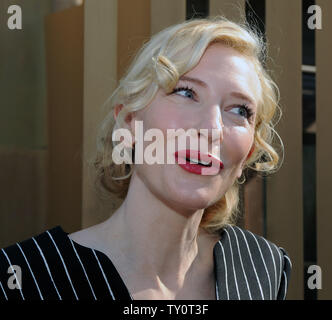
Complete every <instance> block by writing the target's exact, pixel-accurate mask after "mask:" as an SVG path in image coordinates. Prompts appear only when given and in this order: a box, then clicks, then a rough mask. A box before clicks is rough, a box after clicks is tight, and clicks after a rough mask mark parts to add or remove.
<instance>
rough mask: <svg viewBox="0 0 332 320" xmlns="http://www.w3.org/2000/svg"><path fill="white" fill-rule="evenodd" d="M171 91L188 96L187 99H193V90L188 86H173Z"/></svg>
mask: <svg viewBox="0 0 332 320" xmlns="http://www.w3.org/2000/svg"><path fill="white" fill-rule="evenodd" d="M172 93H177V94H179V95H181V96H183V97H186V98H189V99H193V100H194V99H195V95H196V93H195V91H194V90H193V89H192V88H189V87H179V88H175V89H174V90H173V91H172Z"/></svg>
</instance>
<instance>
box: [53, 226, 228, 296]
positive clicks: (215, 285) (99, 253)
mask: <svg viewBox="0 0 332 320" xmlns="http://www.w3.org/2000/svg"><path fill="white" fill-rule="evenodd" d="M225 228H227V225H226V226H224V228H223V229H222V230H221V233H220V237H219V240H218V241H217V242H216V244H215V245H214V247H213V251H212V252H213V270H214V276H215V277H214V278H215V279H214V283H215V284H214V289H215V290H214V291H215V299H214V300H219V286H218V278H217V272H216V271H217V265H216V259H215V251H216V247H217V245H218V243H219V242H221V240H222V238H223V236H224V234H225V232H224V229H225ZM54 229H59V230H60V231H61V232H62V233H63V234H64V235H65V236H66V237H65V238H66V240H67V241H69V242H73V243H74V244H75V246H79V247H81V248H83V249H84V250H93V251H94V252H96V254H97V253H98V255H99V256H100V257H102V258H103V261H104V262H105V263H106V264H109V266H110V268H112V269H113V271H114V272H115V273H116V275H117V277H118V278H119V280H120V283H121V286H122V287H123V288H124V289H125V291H126V292H127V294H128V296H129V297H130V299H131V300H133V301H134V298H133V296H132V294H131V293H130V291H129V289H128V287H127V285H126V283H125V282H124V280H123V278H122V276H121V274H120V272H119V271H118V269H117V268H116V266H115V265H114V263H113V262H112V260H111V258H110V257H109V256H108V255H106V254H105V253H104V252H102V251H100V250H98V249H95V248H92V247H87V246H84V245H82V244H80V243H78V242H76V241H74V240H72V239H70V238H69V233H68V232H66V231H64V230H63V228H62V227H61V226H57V227H55V228H54ZM211 301H212V300H211Z"/></svg>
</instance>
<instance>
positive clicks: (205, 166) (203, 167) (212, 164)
mask: <svg viewBox="0 0 332 320" xmlns="http://www.w3.org/2000/svg"><path fill="white" fill-rule="evenodd" d="M174 156H175V160H176V163H177V164H178V165H179V166H180V167H181V168H182V169H184V170H186V171H188V172H190V173H194V174H199V175H216V174H218V173H219V171H220V170H221V169H223V167H224V165H223V163H222V162H221V161H220V160H219V159H217V158H216V157H214V156H212V155H210V154H204V153H200V152H199V151H197V150H189V149H188V150H180V151H176V152H175V153H174Z"/></svg>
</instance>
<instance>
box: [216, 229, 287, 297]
mask: <svg viewBox="0 0 332 320" xmlns="http://www.w3.org/2000/svg"><path fill="white" fill-rule="evenodd" d="M218 246H219V248H218V250H216V253H215V254H217V255H219V256H220V257H222V258H223V259H224V260H225V261H224V262H226V265H227V266H228V267H229V268H228V271H230V270H233V271H234V274H236V273H238V274H239V276H238V278H242V280H243V281H244V282H243V283H244V284H246V285H247V286H249V287H250V286H251V287H253V288H254V289H253V290H252V291H256V292H257V298H265V297H269V298H275V299H279V298H281V299H284V298H285V295H286V291H287V287H288V283H289V278H290V273H291V267H292V264H291V260H290V258H289V256H288V253H287V252H286V250H285V249H284V248H282V247H279V246H278V245H276V244H275V243H273V242H271V241H269V240H267V239H265V238H264V237H262V236H259V235H257V234H255V233H253V232H251V231H249V230H245V229H242V228H239V227H237V226H232V225H226V226H225V227H224V228H223V231H222V233H221V238H220V240H219V242H218ZM216 249H217V248H216ZM220 257H219V261H220ZM255 289H256V290H255ZM247 291H250V290H248V288H247ZM249 297H250V294H249Z"/></svg>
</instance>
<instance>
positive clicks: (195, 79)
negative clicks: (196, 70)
mask: <svg viewBox="0 0 332 320" xmlns="http://www.w3.org/2000/svg"><path fill="white" fill-rule="evenodd" d="M180 80H184V81H190V82H194V83H197V84H198V85H200V86H202V87H204V88H207V87H208V85H207V84H206V83H205V82H204V81H202V80H200V79H197V78H192V77H188V76H181V77H180Z"/></svg>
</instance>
